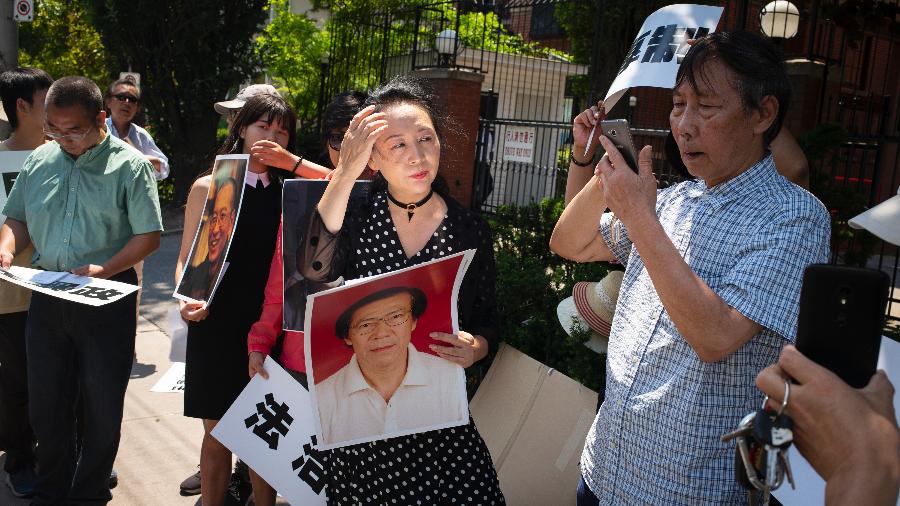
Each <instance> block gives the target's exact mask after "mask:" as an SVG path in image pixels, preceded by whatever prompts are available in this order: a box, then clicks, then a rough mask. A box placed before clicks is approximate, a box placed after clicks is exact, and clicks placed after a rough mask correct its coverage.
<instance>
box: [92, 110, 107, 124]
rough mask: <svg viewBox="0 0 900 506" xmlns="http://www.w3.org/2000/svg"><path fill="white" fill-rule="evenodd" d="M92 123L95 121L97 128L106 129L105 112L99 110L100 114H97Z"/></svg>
mask: <svg viewBox="0 0 900 506" xmlns="http://www.w3.org/2000/svg"><path fill="white" fill-rule="evenodd" d="M94 121H96V123H97V128H100V129H103V128H106V111H105V110H103V109H100V112H99V113H97V117H96V118H95V119H94Z"/></svg>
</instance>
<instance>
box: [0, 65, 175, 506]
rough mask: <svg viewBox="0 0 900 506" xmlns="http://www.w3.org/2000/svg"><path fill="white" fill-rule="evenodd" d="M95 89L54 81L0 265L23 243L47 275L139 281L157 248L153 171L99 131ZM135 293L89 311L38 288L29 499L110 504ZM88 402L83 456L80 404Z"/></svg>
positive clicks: (78, 80)
mask: <svg viewBox="0 0 900 506" xmlns="http://www.w3.org/2000/svg"><path fill="white" fill-rule="evenodd" d="M102 107H103V96H102V95H101V93H100V89H99V88H98V87H97V85H96V84H94V83H93V82H92V81H90V80H89V79H86V78H84V77H64V78H62V79H60V80H58V81H56V82H55V83H53V85H52V86H51V87H50V90H49V91H48V92H47V99H46V107H45V121H44V123H45V125H44V128H45V133H46V135H47V136H48V137H49V138H50V139H52V140H54V141H55V142H49V143H47V144H44V145H43V146H41V147H39V148H37V149H35V150H34V152H33V153H32V154H31V155H30V156H29V157H28V159H27V160H26V161H25V164H24V166H23V167H22V171H21V172H20V173H19V176H18V178H17V179H16V183H15V185H14V186H13V189H12V191H11V192H10V194H9V199H8V200H7V203H6V206H5V207H4V209H3V213H4V214H5V215H6V216H7V220H6V223H4V224H3V227H2V229H0V267H2V268H4V269H5V268H8V267H9V266H10V264H11V262H12V259H13V256H14V255H15V254H16V253H18V252H19V251H21V250H22V249H24V248H25V247H26V246H28V245H29V244H33V245H34V248H35V253H34V257H33V259H32V263H33V264H34V265H35V266H37V267H39V268H42V269H46V270H50V271H70V272H72V273H75V274H79V275H85V276H92V277H97V278H107V279H113V280H116V281H121V282H124V283H131V284H136V283H137V277H136V275H135V272H134V269H133V266H134V264H136V263H137V262H139V261H141V260H142V259H143V258H144V257H146V256H147V255H149V254H150V253H151V252H153V251H154V250H155V249H156V248H157V247H159V235H160V231H161V230H162V218H161V216H160V210H159V199H158V196H157V193H156V183H155V180H154V177H153V168H152V166H151V165H150V163H149V162H148V161H147V160H146V159H144V158H143V157H142V156H141V155H140V153H137V152H135V151H134V150H133V149H131V148H130V147H129V146H128V145H127V144H125V143H124V142H122V141H120V140H119V139H115V138H113V137H112V136H110V135H108V134H107V133H106V131H105V129H104V128H103V125H104V122H105V121H106V113H105V112H104V111H103V110H102ZM135 304H136V295H135V294H132V295H130V296H128V297H124V298H122V299H120V300H119V301H117V302H114V303H111V304H107V305H105V306H99V307H91V306H86V305H82V304H78V303H75V302H69V301H66V300H63V299H59V298H56V297H51V296H48V295H44V294H41V293H37V292H35V293H34V294H33V295H32V300H31V307H30V309H29V313H28V323H27V330H26V341H27V362H28V387H29V404H30V418H31V423H32V426H33V428H34V431H35V434H36V435H37V439H38V449H37V458H38V462H40V465H39V469H38V479H37V486H36V489H35V496H34V502H33V503H32V504H35V505H42V504H60V503H65V504H68V503H79V504H105V503H106V502H108V501H109V500H111V499H112V496H111V495H110V493H109V489H108V487H107V484H108V480H109V473H110V471H111V469H112V466H113V462H114V461H115V457H116V453H117V451H118V445H119V435H120V430H121V423H122V409H123V405H124V399H125V389H126V387H127V386H128V379H129V376H130V372H131V364H132V358H133V354H134V337H135V325H136V321H135V318H134V307H135ZM79 396H80V397H81V398H82V401H83V405H84V407H83V412H82V413H81V417H82V418H83V420H82V422H83V432H82V438H83V443H82V448H81V452H80V455H76V451H75V443H74V436H75V414H74V413H75V404H76V400H77V399H78V397H79Z"/></svg>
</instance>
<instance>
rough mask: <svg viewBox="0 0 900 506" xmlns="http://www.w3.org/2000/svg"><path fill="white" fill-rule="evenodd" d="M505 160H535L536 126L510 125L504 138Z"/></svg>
mask: <svg viewBox="0 0 900 506" xmlns="http://www.w3.org/2000/svg"><path fill="white" fill-rule="evenodd" d="M503 161H504V162H522V163H531V162H532V161H534V127H520V126H516V127H514V126H509V127H506V135H505V136H504V138H503Z"/></svg>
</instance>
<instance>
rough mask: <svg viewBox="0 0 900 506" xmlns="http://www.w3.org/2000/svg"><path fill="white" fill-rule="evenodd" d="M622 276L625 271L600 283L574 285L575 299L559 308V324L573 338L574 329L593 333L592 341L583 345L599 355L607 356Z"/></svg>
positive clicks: (567, 300) (605, 278) (565, 302)
mask: <svg viewBox="0 0 900 506" xmlns="http://www.w3.org/2000/svg"><path fill="white" fill-rule="evenodd" d="M623 275H624V273H623V272H622V271H610V272H609V273H608V274H607V275H606V277H604V278H603V279H601V280H600V281H599V282H596V283H594V282H585V281H581V282H578V283H575V286H574V287H573V288H572V296H571V297H568V298H566V299H564V300H563V301H562V302H560V303H559V306H557V307H556V315H557V317H559V323H560V325H562V327H563V329H564V330H565V331H566V333H567V334H569V335H572V332H573V330H574V329H578V330H580V331H582V332H585V331H590V333H591V337H590V339H588V340H587V341H585V343H584V345H585V346H587V347H588V348H590V349H591V350H593V351H595V352H597V353H605V352H606V346H607V344H608V343H609V331H610V326H611V325H612V320H613V315H614V314H615V312H616V301H617V300H618V299H619V288H620V287H621V286H622V277H623Z"/></svg>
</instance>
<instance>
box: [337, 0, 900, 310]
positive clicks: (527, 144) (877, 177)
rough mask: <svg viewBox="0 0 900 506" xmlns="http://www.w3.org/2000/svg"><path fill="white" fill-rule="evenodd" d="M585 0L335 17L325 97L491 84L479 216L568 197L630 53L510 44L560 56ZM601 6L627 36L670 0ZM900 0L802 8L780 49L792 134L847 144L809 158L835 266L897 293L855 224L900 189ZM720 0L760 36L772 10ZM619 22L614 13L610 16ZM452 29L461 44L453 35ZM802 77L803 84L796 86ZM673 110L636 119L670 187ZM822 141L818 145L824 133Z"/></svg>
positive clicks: (602, 47) (753, 0)
mask: <svg viewBox="0 0 900 506" xmlns="http://www.w3.org/2000/svg"><path fill="white" fill-rule="evenodd" d="M579 1H580V2H583V1H585V0H507V1H505V2H504V1H494V2H485V1H455V2H453V1H442V2H435V3H432V4H428V5H416V6H412V7H410V8H407V9H402V10H392V11H385V12H380V13H376V14H374V15H373V14H372V13H370V12H366V13H365V15H360V14H359V13H355V12H353V11H352V9H337V10H335V11H333V16H334V20H335V22H334V23H332V26H333V27H334V28H333V30H332V34H331V35H332V42H331V51H330V55H331V58H330V61H329V62H328V64H327V65H326V66H325V68H324V70H325V72H324V77H323V96H330V95H331V94H333V93H335V92H337V91H341V90H345V89H350V88H354V89H368V88H371V87H373V86H375V85H377V84H379V83H381V82H383V81H385V80H386V79H388V78H389V77H391V76H393V75H396V74H400V73H406V72H409V71H411V70H415V69H420V68H427V67H437V66H440V67H455V68H465V69H468V70H470V71H473V72H478V73H481V74H484V77H485V79H484V82H483V86H482V97H481V111H480V121H479V132H478V135H477V138H476V139H477V149H476V157H475V160H473V163H474V164H475V168H476V171H475V173H476V180H475V188H474V192H473V200H472V206H473V207H474V208H476V209H479V210H481V211H483V212H492V211H493V210H494V209H496V208H497V206H500V205H503V204H525V203H528V202H533V201H539V200H540V199H542V198H544V197H552V196H560V195H561V194H562V192H563V190H564V187H565V176H566V174H565V171H566V169H567V167H568V163H567V159H568V156H569V152H570V150H571V120H572V118H573V116H574V115H575V114H577V113H578V112H579V111H581V110H583V108H584V107H586V105H587V104H588V103H589V102H590V101H593V100H596V98H597V96H598V95H599V94H602V93H603V92H605V86H606V85H607V84H608V83H609V82H610V81H611V77H610V75H609V74H610V72H609V69H610V67H611V66H612V67H617V66H618V63H619V61H621V57H622V55H624V51H625V49H627V47H626V48H624V49H621V51H620V53H621V54H618V53H616V51H618V46H616V44H621V43H622V41H617V40H606V39H604V34H603V33H600V32H601V30H596V33H595V37H594V42H593V46H594V47H593V50H592V51H591V54H592V58H591V62H590V65H586V64H576V63H572V62H570V61H567V60H566V59H565V58H564V57H562V55H561V54H560V53H552V52H550V51H546V50H540V49H538V48H535V47H533V46H530V45H528V44H524V45H523V44H521V43H520V42H514V40H515V37H513V38H510V37H509V36H510V35H511V34H522V35H524V37H525V38H526V39H527V40H529V41H530V42H532V43H533V42H534V41H538V42H539V43H540V44H541V45H543V46H554V44H556V43H557V42H558V41H559V40H562V39H564V38H565V34H564V32H563V31H562V30H561V28H560V26H559V24H558V23H557V22H556V21H555V16H554V14H553V13H554V12H555V9H556V8H557V7H558V6H561V5H565V4H569V3H575V2H579ZM593 1H594V2H596V4H597V12H599V13H600V16H606V17H607V20H606V22H607V23H609V22H611V21H610V20H611V19H612V18H610V16H612V15H618V16H619V17H618V18H615V20H616V21H615V22H616V23H617V26H616V27H615V28H617V29H619V31H620V32H621V33H630V34H634V33H636V32H637V30H638V28H639V26H640V24H641V22H642V21H643V19H644V17H645V16H646V15H647V14H649V13H650V12H652V11H653V10H655V9H656V8H659V7H662V6H663V5H666V4H668V3H670V2H663V1H658V0H633V1H632V2H614V1H612V0H593ZM898 2H900V0H889V1H879V2H874V3H873V4H872V5H874V6H875V7H874V8H872V9H869V8H868V7H866V6H869V7H871V5H869V4H868V3H865V2H853V1H848V2H831V1H825V0H795V1H794V4H795V5H797V7H798V8H799V12H800V33H799V34H798V35H797V36H796V37H794V38H792V39H789V40H786V41H784V42H782V43H781V44H782V48H783V50H784V52H785V55H786V59H787V60H788V61H789V62H790V63H791V67H790V68H791V69H792V72H794V74H795V84H796V83H800V88H799V89H797V88H796V87H795V92H794V104H793V105H792V107H793V108H794V109H799V110H801V111H802V118H803V119H804V120H805V121H806V124H807V126H806V127H805V128H803V129H799V131H798V130H797V129H795V131H794V133H795V134H797V135H798V137H801V138H802V137H804V134H806V133H807V132H805V131H804V130H807V129H809V128H810V126H809V124H810V121H809V120H810V119H812V118H815V121H813V122H812V125H814V126H815V125H823V124H834V125H837V127H838V128H837V130H838V131H839V132H842V134H841V135H843V137H840V138H839V139H838V140H836V141H835V143H834V144H835V146H836V147H835V149H831V150H829V151H827V152H826V153H824V154H823V155H822V156H810V158H811V160H810V161H811V173H812V175H813V179H814V180H813V187H814V189H816V190H817V195H819V196H820V198H822V199H823V201H826V204H827V205H829V207H831V210H832V212H833V214H834V215H835V224H836V227H835V230H836V233H835V235H834V237H833V239H832V245H833V248H834V255H833V259H832V260H833V261H834V262H838V263H860V262H863V263H864V260H863V259H864V258H869V262H868V264H869V265H870V266H872V267H875V268H881V269H884V270H885V271H886V272H888V273H889V274H890V275H891V276H892V277H893V285H895V286H896V285H897V282H898V279H897V271H898V269H897V267H898V256H900V255H898V249H897V248H896V247H894V246H891V245H887V244H884V243H882V242H880V241H876V240H874V239H873V238H872V237H871V236H869V235H867V234H863V233H858V232H856V233H854V232H852V231H851V230H850V229H849V228H847V227H846V220H847V219H848V218H849V217H850V216H852V215H855V214H857V213H858V212H861V211H862V210H864V209H865V208H867V207H870V206H873V205H875V204H877V203H879V202H881V201H884V200H886V199H887V198H889V197H890V196H892V195H893V194H894V192H895V191H896V188H897V185H898V184H900V180H898V164H900V124H898V119H900V115H898V111H897V109H898V108H897V103H896V98H895V97H894V95H895V94H896V92H897V89H898V87H900V51H898V50H900V47H898V46H897V42H898V37H900V35H898V34H900V29H898V22H897V19H898V8H897V7H898ZM717 3H719V4H720V5H723V6H724V7H725V13H724V15H723V20H722V22H721V23H720V27H719V28H720V29H741V28H743V29H748V30H758V29H759V28H760V26H759V21H758V15H759V12H760V10H761V9H762V7H763V5H764V4H765V3H767V1H766V0H721V1H720V2H717ZM612 7H615V9H613V8H612ZM854 9H856V10H854ZM614 12H615V13H618V14H610V13H614ZM603 23H604V21H603V19H601V20H599V21H598V23H597V26H598V27H599V26H603V27H604V31H605V30H609V29H610V28H611V27H610V26H607V25H603ZM618 25H621V26H618ZM446 30H453V32H455V33H456V34H457V37H456V38H455V39H454V38H452V37H451V38H448V37H446V35H447V33H446V32H445V31H446ZM442 32H443V33H442ZM442 35H444V37H442ZM631 36H632V35H629V36H628V37H631ZM620 38H621V37H620ZM628 43H630V39H628V40H627V41H625V44H628ZM510 44H519V45H518V46H516V47H511V46H510ZM557 45H558V44H557ZM610 45H612V46H614V50H610V49H609V47H610ZM613 60H617V61H613ZM797 72H802V73H804V75H803V76H801V77H800V78H797V77H796V74H797ZM588 76H590V79H588ZM601 88H603V89H601ZM623 100H624V101H626V102H627V99H623ZM670 107H671V101H670V98H669V97H668V96H667V95H666V94H665V93H661V94H659V93H657V94H656V95H652V98H651V99H649V100H645V99H642V103H640V104H639V106H638V109H639V111H640V112H646V111H653V110H658V111H659V114H656V115H655V116H654V115H653V114H649V115H648V114H642V115H638V117H636V118H634V121H633V122H632V124H633V125H634V126H635V127H636V131H635V133H636V134H638V135H639V136H640V137H641V139H640V140H641V141H644V142H648V143H651V144H653V146H654V152H655V153H657V156H656V159H655V164H654V168H655V172H656V173H657V176H658V178H659V179H660V181H661V183H662V184H671V183H673V182H676V181H678V180H679V178H680V176H679V175H678V174H676V173H673V172H672V170H671V168H670V167H669V165H668V163H667V162H666V160H665V157H664V156H663V153H664V150H663V149H662V148H663V143H664V138H665V135H666V134H667V131H668V122H667V121H666V117H667V111H668V109H669V108H670ZM620 114H624V115H628V114H630V111H628V112H626V113H620ZM648 117H650V118H653V119H649V120H647V119H646V118H648ZM641 118H644V119H641ZM818 130H823V127H818ZM824 130H827V128H824ZM814 135H818V138H819V140H821V139H822V138H823V135H824V134H823V132H822V131H819V132H817V133H815V134H814ZM813 140H815V139H813ZM808 154H809V153H808ZM888 313H889V315H891V318H892V319H894V320H895V321H900V299H898V298H897V297H892V298H891V305H890V307H889V309H888Z"/></svg>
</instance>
